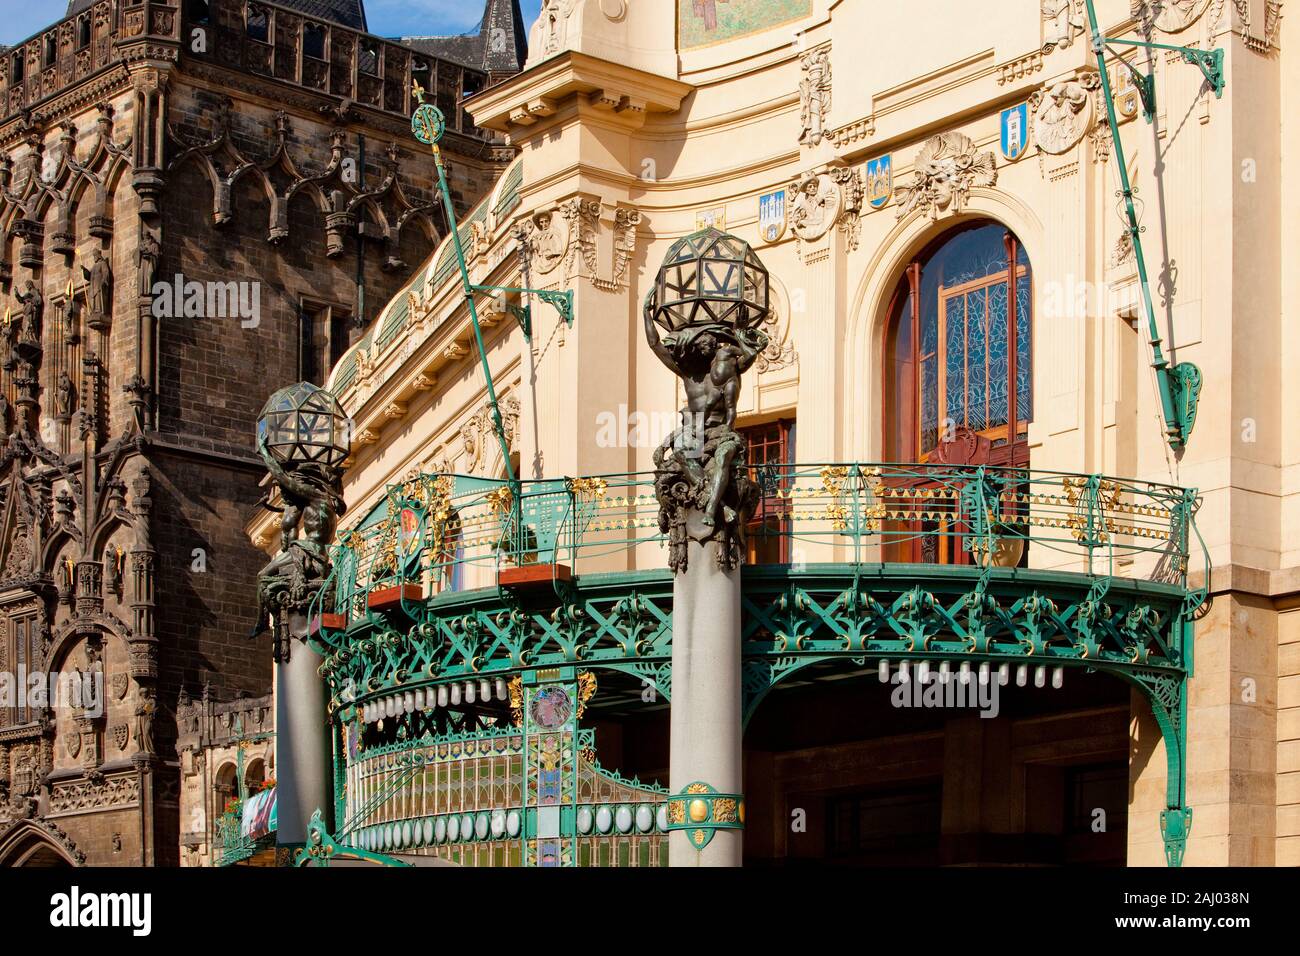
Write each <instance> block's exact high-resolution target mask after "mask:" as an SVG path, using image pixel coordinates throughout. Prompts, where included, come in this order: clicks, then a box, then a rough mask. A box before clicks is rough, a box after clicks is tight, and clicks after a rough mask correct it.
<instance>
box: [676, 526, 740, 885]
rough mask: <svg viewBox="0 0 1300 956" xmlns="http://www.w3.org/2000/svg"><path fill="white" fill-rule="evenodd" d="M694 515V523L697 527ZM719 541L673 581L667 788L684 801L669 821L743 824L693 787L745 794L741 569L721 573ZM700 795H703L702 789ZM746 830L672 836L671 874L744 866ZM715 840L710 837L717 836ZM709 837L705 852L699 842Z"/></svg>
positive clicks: (730, 808)
mask: <svg viewBox="0 0 1300 956" xmlns="http://www.w3.org/2000/svg"><path fill="white" fill-rule="evenodd" d="M698 515H699V513H698V512H693V513H692V515H691V518H692V519H698ZM719 547H720V545H719V543H718V542H717V541H716V540H713V541H706V542H704V543H703V544H700V543H699V542H696V541H690V542H688V544H687V566H686V570H685V571H684V572H683V573H680V574H678V575H677V576H676V577H675V578H674V580H673V683H672V712H671V721H670V724H671V734H670V746H671V750H670V752H669V771H668V787H669V791H670V792H671V793H672V794H673V795H674V796H677V795H679V794H688V795H687V796H686V797H685V798H684V799H683V800H682V801H674V802H673V803H672V804H670V806H669V814H670V820H673V822H676V820H675V819H674V817H675V816H680V817H682V822H685V823H708V822H716V821H717V820H718V819H719V818H721V817H726V818H727V819H728V821H730V820H731V819H733V814H734V820H735V822H737V823H738V822H740V819H739V818H740V816H741V808H740V806H739V803H738V801H736V802H735V804H734V805H733V804H731V803H724V802H723V801H726V800H731V799H732V798H731V797H725V796H724V797H723V798H721V799H714V798H711V797H710V796H709V795H708V794H706V793H703V792H701V793H700V795H698V796H694V797H692V796H690V795H689V791H690V790H691V789H692V787H693V786H694V785H697V784H707V785H708V786H710V787H712V788H713V790H714V791H716V792H718V793H722V794H733V795H738V794H740V792H741V790H742V788H743V785H744V779H743V777H742V773H741V746H740V739H741V731H742V728H741V680H740V568H739V567H737V568H734V569H732V570H730V571H723V570H721V569H720V568H719V567H718V549H719ZM695 789H696V790H697V791H698V790H700V789H701V788H699V787H695ZM742 833H743V831H742V830H740V829H717V830H713V829H712V828H709V827H699V828H696V829H686V830H672V831H671V832H670V836H669V838H668V863H669V865H670V866H740V865H741V858H742V853H741V851H742V840H741V836H742ZM710 834H711V835H710ZM705 837H709V839H708V842H707V843H706V844H705V845H704V847H703V848H699V844H700V842H702V840H703V839H705Z"/></svg>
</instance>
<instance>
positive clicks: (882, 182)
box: [867, 153, 894, 209]
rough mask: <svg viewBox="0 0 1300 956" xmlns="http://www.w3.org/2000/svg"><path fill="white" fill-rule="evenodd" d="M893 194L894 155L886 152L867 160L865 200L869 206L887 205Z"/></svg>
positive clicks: (877, 207) (874, 207)
mask: <svg viewBox="0 0 1300 956" xmlns="http://www.w3.org/2000/svg"><path fill="white" fill-rule="evenodd" d="M893 195H894V157H893V156H891V155H889V154H888V153H886V154H885V155H884V156H877V157H876V158H875V159H869V160H867V202H869V203H870V204H871V208H873V209H879V208H881V207H882V206H885V205H888V203H889V200H890V199H891V198H892V197H893Z"/></svg>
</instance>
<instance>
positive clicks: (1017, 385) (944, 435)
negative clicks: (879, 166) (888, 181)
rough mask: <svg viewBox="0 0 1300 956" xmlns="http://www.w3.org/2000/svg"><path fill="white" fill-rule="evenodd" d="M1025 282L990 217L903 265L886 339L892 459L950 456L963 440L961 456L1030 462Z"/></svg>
mask: <svg viewBox="0 0 1300 956" xmlns="http://www.w3.org/2000/svg"><path fill="white" fill-rule="evenodd" d="M1030 282H1031V273H1030V266H1029V259H1028V257H1027V256H1026V255H1025V251H1024V248H1023V247H1022V246H1021V245H1020V241H1019V240H1018V239H1017V238H1016V237H1015V235H1014V234H1012V233H1011V232H1010V231H1008V230H1007V229H1006V228H1005V227H1003V226H1001V225H999V224H997V223H992V222H989V221H987V220H985V221H980V222H975V223H971V224H967V225H963V226H961V227H959V228H957V229H956V230H954V231H952V232H949V233H946V234H945V235H943V236H941V237H940V238H939V239H938V240H936V241H935V242H933V243H931V244H930V245H929V246H928V247H926V248H925V249H924V250H923V251H922V252H921V254H920V255H918V256H917V257H916V258H915V259H913V260H912V262H911V263H909V264H908V266H907V268H906V269H905V270H904V273H903V275H902V277H901V278H900V280H899V283H898V287H897V289H896V290H895V293H894V296H893V299H892V301H891V303H890V306H889V309H890V312H889V327H888V332H887V334H886V339H885V375H884V380H885V395H884V412H885V421H884V437H885V448H884V453H885V457H886V458H887V459H888V460H890V461H903V462H924V461H948V460H952V459H951V458H950V457H949V456H948V455H947V449H948V448H949V447H951V446H952V445H953V443H954V442H960V444H961V446H962V448H963V449H964V450H969V452H970V454H966V453H963V454H962V456H961V458H962V463H979V464H993V465H1013V466H1024V465H1027V464H1028V463H1029V454H1028V447H1027V445H1026V443H1025V441H1026V434H1027V431H1028V423H1029V421H1030V420H1031V419H1032V418H1033V393H1032V390H1031V383H1032V380H1033V377H1032V373H1031V368H1030V356H1031V355H1032V351H1031V348H1030V345H1031V336H1032V332H1033V323H1032V308H1033V296H1032V295H1031V288H1030ZM1009 396H1014V399H1013V400H1011V399H1009ZM972 456H973V457H972Z"/></svg>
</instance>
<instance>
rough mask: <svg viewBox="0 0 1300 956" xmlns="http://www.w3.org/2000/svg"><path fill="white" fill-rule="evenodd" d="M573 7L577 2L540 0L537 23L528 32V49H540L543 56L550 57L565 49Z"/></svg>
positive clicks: (570, 0) (569, 0)
mask: <svg viewBox="0 0 1300 956" xmlns="http://www.w3.org/2000/svg"><path fill="white" fill-rule="evenodd" d="M575 6H577V0H542V9H541V11H540V12H539V13H538V15H537V22H536V23H534V24H533V28H532V30H530V31H529V36H528V48H529V49H530V50H533V49H540V50H541V51H542V55H543V56H551V55H553V54H555V53H559V52H560V51H561V50H563V49H565V43H566V41H567V39H568V32H569V16H570V15H571V14H572V13H573V8H574V7H575Z"/></svg>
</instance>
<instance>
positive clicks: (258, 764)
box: [244, 759, 266, 797]
mask: <svg viewBox="0 0 1300 956" xmlns="http://www.w3.org/2000/svg"><path fill="white" fill-rule="evenodd" d="M265 782H266V765H265V764H264V763H262V761H261V760H260V759H259V760H254V761H252V762H251V763H250V764H249V765H248V766H247V767H245V768H244V792H245V793H247V794H248V795H249V796H250V797H251V796H252V795H253V794H255V793H259V792H260V791H261V789H262V784H264V783H265Z"/></svg>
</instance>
